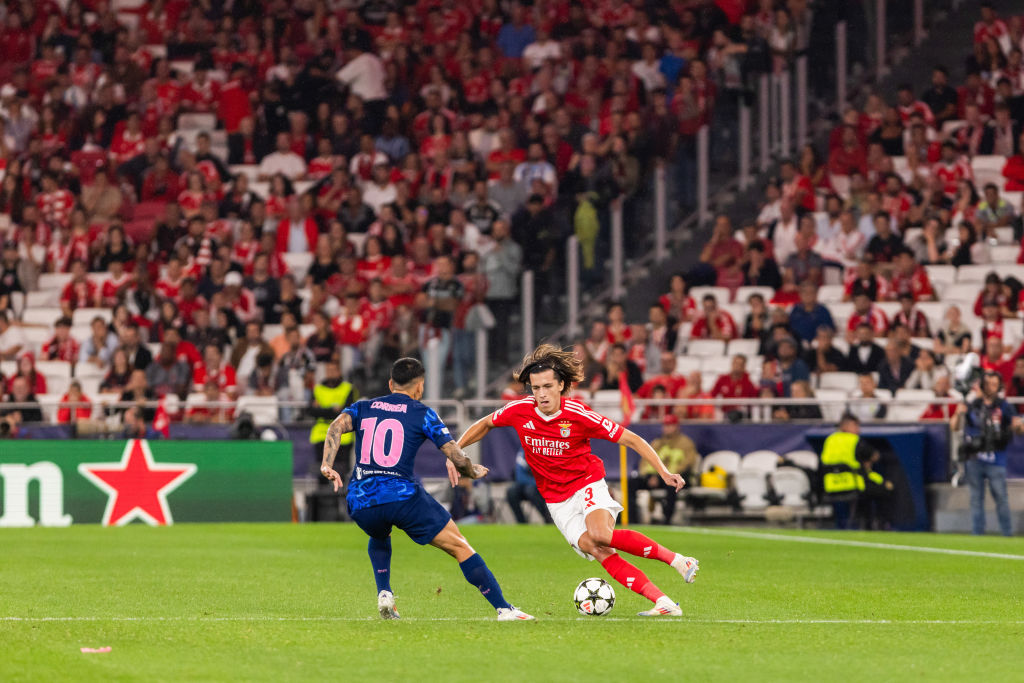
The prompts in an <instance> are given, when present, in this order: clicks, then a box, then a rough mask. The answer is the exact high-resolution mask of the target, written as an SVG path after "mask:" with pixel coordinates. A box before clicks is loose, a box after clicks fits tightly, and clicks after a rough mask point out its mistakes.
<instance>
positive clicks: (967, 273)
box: [943, 264, 995, 296]
mask: <svg viewBox="0 0 1024 683" xmlns="http://www.w3.org/2000/svg"><path fill="white" fill-rule="evenodd" d="M994 270H995V268H994V267H993V266H992V265H991V264H981V265H969V266H960V267H959V268H957V270H956V281H957V282H984V281H985V276H987V275H988V274H989V273H991V272H992V271H994ZM943 296H946V295H945V294H943Z"/></svg>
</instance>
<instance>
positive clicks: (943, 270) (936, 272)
mask: <svg viewBox="0 0 1024 683" xmlns="http://www.w3.org/2000/svg"><path fill="white" fill-rule="evenodd" d="M924 270H925V272H926V273H928V279H929V280H931V283H932V284H933V285H934V284H935V283H946V284H951V283H953V282H956V266H946V265H928V266H925V267H924Z"/></svg>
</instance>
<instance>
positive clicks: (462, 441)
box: [442, 415, 496, 487]
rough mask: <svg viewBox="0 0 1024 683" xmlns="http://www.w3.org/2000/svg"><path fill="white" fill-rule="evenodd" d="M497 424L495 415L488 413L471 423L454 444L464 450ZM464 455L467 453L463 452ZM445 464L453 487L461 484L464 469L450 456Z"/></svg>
mask: <svg viewBox="0 0 1024 683" xmlns="http://www.w3.org/2000/svg"><path fill="white" fill-rule="evenodd" d="M495 426H496V425H495V424H494V419H493V417H492V416H491V415H487V416H486V417H482V418H480V419H479V420H477V421H476V422H474V423H473V424H472V425H470V427H469V429H467V430H466V431H465V432H463V433H462V436H460V437H459V440H458V442H457V443H456V442H454V441H453V442H452V444H453V445H454V446H455V447H456V448H458V449H459V452H462V449H463V448H466V447H467V446H472V445H473V444H475V443H476V442H477V441H480V440H481V439H482V438H484V436H486V435H487V432H489V431H491V430H492V429H494V427H495ZM443 450H444V449H442V451H443ZM445 455H448V454H447V453H445ZM463 455H465V453H463ZM466 459H467V460H468V459H469V458H466ZM445 465H446V466H447V467H448V481H450V482H451V484H452V486H453V487H454V486H458V485H459V477H461V476H462V474H463V472H462V470H460V469H459V468H458V466H457V465H456V464H455V462H454V461H453V460H452V459H451V457H449V458H448V462H447V463H445ZM475 467H480V466H479V465H475ZM466 476H470V475H468V474H467V475H466ZM480 476H483V475H480ZM471 478H472V479H479V477H471Z"/></svg>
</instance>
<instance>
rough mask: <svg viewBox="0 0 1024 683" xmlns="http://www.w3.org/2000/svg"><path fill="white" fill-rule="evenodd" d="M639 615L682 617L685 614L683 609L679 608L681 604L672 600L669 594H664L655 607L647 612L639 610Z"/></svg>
mask: <svg viewBox="0 0 1024 683" xmlns="http://www.w3.org/2000/svg"><path fill="white" fill-rule="evenodd" d="M637 616H640V617H681V616H683V610H681V609H679V605H677V604H676V603H674V602H672V598H670V597H668V596H667V595H663V596H661V597H660V598H658V601H657V602H656V603H654V607H652V608H651V609H649V610H647V611H646V612H637Z"/></svg>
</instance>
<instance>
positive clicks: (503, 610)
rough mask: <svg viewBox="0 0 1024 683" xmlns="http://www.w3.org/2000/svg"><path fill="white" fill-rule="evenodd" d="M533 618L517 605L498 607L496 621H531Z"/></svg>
mask: <svg viewBox="0 0 1024 683" xmlns="http://www.w3.org/2000/svg"><path fill="white" fill-rule="evenodd" d="M533 620H534V618H533V617H532V616H530V615H529V614H527V613H526V612H524V611H523V610H521V609H519V608H518V607H499V608H498V621H533Z"/></svg>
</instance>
